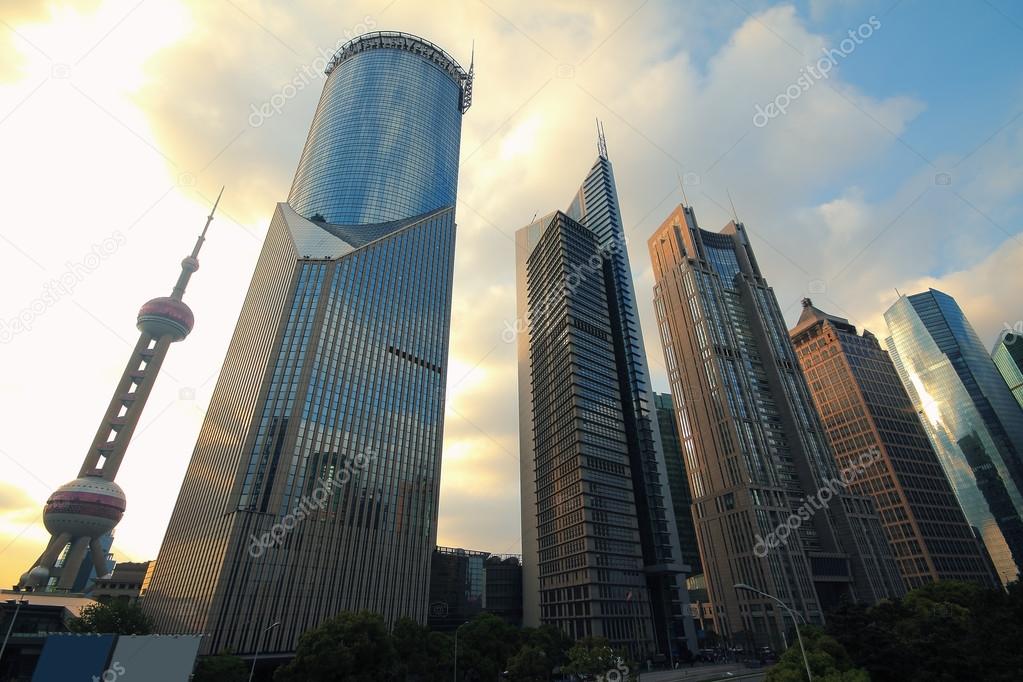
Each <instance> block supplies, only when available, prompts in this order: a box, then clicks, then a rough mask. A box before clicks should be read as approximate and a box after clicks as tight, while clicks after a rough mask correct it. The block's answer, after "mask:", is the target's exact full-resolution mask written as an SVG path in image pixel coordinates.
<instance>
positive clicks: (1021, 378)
mask: <svg viewBox="0 0 1023 682" xmlns="http://www.w3.org/2000/svg"><path fill="white" fill-rule="evenodd" d="M991 359H992V360H994V363H995V367H997V368H998V373H999V374H1001V375H1002V378H1003V379H1005V384H1006V385H1007V386H1008V387H1009V390H1010V391H1012V395H1013V397H1014V398H1015V399H1016V402H1017V403H1019V406H1020V407H1023V337H1021V335H1020V334H1017V333H1015V332H1008V331H1006V332H1002V334H1001V335H1000V336H999V337H998V343H996V344H995V349H994V350H993V351H991Z"/></svg>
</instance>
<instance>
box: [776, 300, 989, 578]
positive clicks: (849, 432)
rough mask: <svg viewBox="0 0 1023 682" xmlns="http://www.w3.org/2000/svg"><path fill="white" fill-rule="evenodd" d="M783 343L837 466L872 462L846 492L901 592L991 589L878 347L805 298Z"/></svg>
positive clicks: (970, 535)
mask: <svg viewBox="0 0 1023 682" xmlns="http://www.w3.org/2000/svg"><path fill="white" fill-rule="evenodd" d="M789 335H790V336H791V338H792V344H793V346H794V347H795V349H796V356H797V357H798V358H799V364H800V366H802V368H803V372H804V374H805V375H806V382H807V384H808V385H809V387H810V392H811V393H812V394H813V399H814V402H815V403H816V405H817V411H818V412H819V413H820V416H821V421H822V422H823V424H824V428H825V430H826V431H827V434H828V439H829V440H830V441H831V447H832V449H833V451H834V453H835V457H836V458H837V462H838V466H839V467H841V468H846V467H848V466H850V464H851V463H852V462H853V461H855V459H856V458H859V457H860V456H862V455H863V454H864V453H870V452H876V453H878V455H879V458H878V462H877V465H876V466H875V467H872V468H871V469H870V470H869V472H867V474H865V475H864V476H861V477H860V478H858V479H857V480H856V481H855V482H853V483H852V485H851V486H850V488H851V489H852V490H853V492H855V493H856V494H858V495H863V496H869V497H872V498H873V499H874V506H875V507H876V508H877V511H878V514H879V515H880V517H881V524H882V525H883V526H884V529H885V532H886V533H887V535H888V541H889V542H890V543H891V545H892V550H893V551H894V552H895V557H896V560H897V562H898V564H899V572H900V573H901V574H902V580H903V582H905V584H906V587H907V588H909V589H912V588H914V587H920V586H921V585H924V584H927V583H929V582H934V581H937V580H970V581H973V582H978V583H982V584H986V585H990V584H992V583H993V582H994V576H992V575H991V572H990V570H989V568H988V562H987V558H986V557H985V556H984V553H983V550H982V548H981V546H980V545H979V542H978V540H977V538H976V536H975V535H974V531H973V529H972V528H971V527H970V525H969V523H967V521H966V517H964V516H963V511H962V509H960V507H959V502H958V500H956V497H955V493H954V492H953V491H952V488H951V486H950V485H949V482H948V479H947V478H946V477H945V472H944V470H943V469H942V468H941V464H940V463H939V462H938V457H937V455H935V454H934V449H933V448H932V447H931V443H930V441H929V440H928V439H927V434H925V433H924V430H923V426H921V424H920V419H919V417H918V416H917V414H916V410H915V409H914V408H913V405H912V403H911V402H910V401H909V396H907V395H906V391H905V389H904V388H903V387H902V382H901V381H900V380H899V375H898V373H897V372H896V371H895V366H894V365H892V361H891V359H890V358H889V357H888V354H887V353H886V352H885V351H884V349H882V348H881V344H880V343H878V341H877V337H875V336H874V335H873V334H871V333H870V332H869V331H864V332H863V334H862V335H860V334H857V333H856V327H855V326H853V325H852V324H850V323H849V321H848V320H846V319H845V318H841V317H836V316H834V315H829V314H827V313H825V312H824V311H822V310H820V309H818V308H815V307H814V305H813V302H812V301H810V299H808V298H806V299H803V312H802V314H801V315H800V316H799V321H798V322H796V326H795V327H793V328H792V329H791V330H790V331H789Z"/></svg>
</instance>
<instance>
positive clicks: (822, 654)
mask: <svg viewBox="0 0 1023 682" xmlns="http://www.w3.org/2000/svg"><path fill="white" fill-rule="evenodd" d="M799 632H800V633H802V635H803V646H804V647H806V659H807V662H809V664H810V670H811V671H812V672H813V679H814V682H870V676H869V675H868V674H867V672H866V671H865V670H862V669H860V668H857V667H855V665H854V664H853V661H852V658H850V656H849V653H848V652H847V651H846V650H845V648H844V647H843V646H842V645H841V644H839V643H838V642H837V641H836V640H835V639H834V638H833V637H829V636H828V635H826V634H824V631H823V630H822V629H821V628H818V627H815V626H813V625H804V626H802V627H800V628H799ZM805 680H806V665H805V664H804V662H803V654H802V651H800V649H799V644H798V642H797V643H794V644H793V645H792V646H790V647H789V648H788V649H787V650H786V651H785V653H784V654H783V655H782V657H781V659H780V660H779V661H778V663H777V664H776V665H774V666H772V667H771V669H770V670H769V671H768V672H767V682H805Z"/></svg>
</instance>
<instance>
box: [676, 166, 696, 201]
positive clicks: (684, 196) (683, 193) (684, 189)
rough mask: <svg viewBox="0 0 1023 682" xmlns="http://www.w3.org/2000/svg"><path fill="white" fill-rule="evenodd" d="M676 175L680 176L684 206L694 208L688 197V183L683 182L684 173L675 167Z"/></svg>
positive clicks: (679, 185)
mask: <svg viewBox="0 0 1023 682" xmlns="http://www.w3.org/2000/svg"><path fill="white" fill-rule="evenodd" d="M675 177H676V178H678V188H679V189H680V190H682V205H683V207H686V206H688V207H689V208H692V204H690V203H689V199H688V198H687V197H686V185H685V183H684V182H682V175H681V174H680V173H679V172H678V169H675Z"/></svg>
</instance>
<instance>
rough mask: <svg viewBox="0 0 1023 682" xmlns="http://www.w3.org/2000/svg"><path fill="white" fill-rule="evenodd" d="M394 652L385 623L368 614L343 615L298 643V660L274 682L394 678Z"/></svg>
mask: <svg viewBox="0 0 1023 682" xmlns="http://www.w3.org/2000/svg"><path fill="white" fill-rule="evenodd" d="M394 666H395V649H394V645H393V644H392V641H391V635H390V633H388V632H387V626H386V625H385V624H384V619H383V618H382V617H381V616H380V615H378V614H375V613H371V612H369V611H360V612H359V613H351V612H347V611H346V612H344V613H341V614H340V615H338V616H336V617H334V618H332V619H330V620H328V621H326V622H325V623H323V624H322V625H320V626H319V627H317V628H313V629H312V630H308V631H306V632H305V633H303V634H302V636H301V637H300V638H299V640H298V649H297V650H296V652H295V658H293V659H292V661H291V663H289V664H288V665H286V666H284V667H282V668H278V669H277V672H276V673H275V674H274V680H275V682H341V681H342V680H358V681H363V680H364V681H365V682H371V681H372V682H376V681H378V680H387V679H390V678H391V677H392V673H393V672H394Z"/></svg>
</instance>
